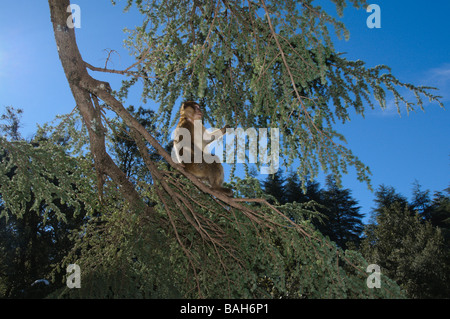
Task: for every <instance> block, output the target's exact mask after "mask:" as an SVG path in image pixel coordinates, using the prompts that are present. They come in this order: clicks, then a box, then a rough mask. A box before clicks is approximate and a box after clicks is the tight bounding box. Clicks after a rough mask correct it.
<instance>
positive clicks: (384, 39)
mask: <svg viewBox="0 0 450 319" xmlns="http://www.w3.org/2000/svg"><path fill="white" fill-rule="evenodd" d="M124 2H125V1H124V0H122V1H121V2H119V6H116V7H113V6H112V5H111V4H110V1H109V0H78V1H76V0H73V1H72V3H73V4H78V5H80V7H81V29H77V30H76V35H77V41H78V46H79V48H80V51H81V54H82V56H83V58H84V60H85V61H87V62H89V63H90V64H92V65H95V66H99V67H100V66H104V63H105V59H106V56H107V54H106V52H105V49H114V50H116V51H117V52H118V53H117V54H116V55H114V56H113V59H112V62H113V64H109V65H108V66H109V67H111V68H116V69H124V68H126V67H127V66H129V65H130V64H131V63H130V62H131V60H130V59H129V57H128V55H127V51H126V50H125V49H124V48H123V45H122V41H123V39H124V37H125V36H124V34H123V32H122V30H123V28H124V27H129V28H133V27H134V26H135V25H140V22H141V18H140V17H139V16H138V15H136V14H133V13H128V14H123V13H122V8H123V6H124ZM319 2H320V4H321V5H323V6H324V7H326V8H328V7H330V8H331V9H332V10H333V5H329V4H328V3H329V2H330V1H329V0H320V1H318V3H319ZM370 3H374V4H378V5H379V6H380V8H381V29H369V28H368V27H367V26H366V19H367V17H368V16H369V15H370V14H369V13H367V12H365V11H364V10H356V9H354V8H353V7H351V6H349V7H348V8H347V9H346V10H345V11H344V17H343V19H342V20H343V22H344V23H345V25H346V26H347V27H348V29H349V31H350V40H349V41H347V42H346V41H344V40H342V41H340V42H336V48H337V49H338V51H342V52H347V55H346V57H347V58H349V59H352V60H356V59H361V60H363V61H365V62H366V63H367V66H369V67H373V66H376V65H378V64H386V65H388V66H390V67H391V68H392V73H393V74H394V75H395V76H397V77H398V78H399V79H400V80H401V81H403V82H408V83H413V84H416V85H428V86H435V87H438V88H439V89H440V90H439V95H442V96H443V99H442V100H443V102H444V105H445V106H446V108H447V110H443V109H441V108H439V106H438V104H437V103H433V104H429V103H427V101H425V112H422V111H420V110H417V112H413V113H410V114H409V115H407V114H406V112H405V110H404V109H402V112H401V113H402V114H401V116H399V115H398V113H397V110H396V108H395V106H394V105H393V101H392V99H389V102H388V108H387V110H384V111H382V110H381V109H380V108H376V109H375V110H368V111H367V113H366V115H365V119H362V118H361V117H353V118H352V121H351V122H349V123H346V124H345V125H338V128H339V130H340V131H341V132H342V133H343V134H344V135H345V136H346V138H347V142H348V145H347V146H348V147H350V148H351V149H352V150H353V152H354V154H355V155H357V156H358V157H359V158H360V159H361V160H362V161H363V162H364V163H365V164H366V165H368V166H369V167H370V168H371V170H372V173H373V176H372V185H373V186H374V188H376V187H378V185H380V184H385V185H390V186H393V187H395V188H396V190H397V191H398V192H400V193H402V194H403V195H405V196H408V198H409V197H410V195H411V189H412V184H413V183H414V181H416V180H417V181H418V182H419V183H420V184H421V185H422V186H423V188H424V189H430V190H431V191H432V192H434V191H441V190H443V189H445V188H446V187H448V186H449V185H450V110H448V109H449V108H450V106H449V105H450V20H449V18H448V14H449V12H450V1H448V0H435V1H432V2H424V1H419V0H396V1H393V0H373V1H371V2H370ZM0 9H1V10H0V108H1V111H0V113H3V108H4V107H5V106H8V105H12V106H14V107H15V108H22V109H23V110H24V115H23V118H22V119H23V128H22V131H21V132H22V135H23V136H24V137H25V138H29V137H30V136H31V135H32V134H33V132H35V131H36V124H38V123H39V124H43V123H45V122H48V121H50V120H52V119H53V118H54V117H55V116H56V115H57V114H64V113H68V112H70V111H71V110H72V109H73V108H74V106H75V103H74V99H73V97H72V95H71V92H70V90H69V86H68V83H67V81H66V78H65V76H64V73H63V70H62V67H61V63H60V61H59V59H58V55H57V50H56V45H55V41H54V37H53V30H52V26H51V22H50V13H49V8H48V4H47V1H45V0H39V1H36V0H15V1H2V3H1V6H0ZM94 76H95V77H96V78H98V79H103V80H108V81H109V82H110V83H111V86H112V87H113V88H114V89H118V88H119V87H120V80H121V77H120V76H112V77H111V76H108V77H106V76H105V75H103V74H95V75H94ZM137 95H138V93H137V92H136V96H137ZM130 103H135V104H136V105H140V103H139V100H138V99H137V98H135V99H134V101H132V102H130ZM153 106H154V105H153V104H149V105H147V107H150V108H152V107H153ZM319 182H321V185H322V186H323V179H319ZM343 186H344V187H345V188H350V189H351V190H352V192H353V196H354V198H355V199H356V200H358V201H359V204H360V205H361V206H362V210H361V213H364V214H368V213H369V212H370V210H371V207H373V199H374V194H373V193H371V192H370V191H368V190H367V187H366V185H365V184H362V183H360V182H358V181H357V180H356V175H355V173H354V170H353V169H350V172H349V174H348V175H347V176H345V177H344V179H343Z"/></svg>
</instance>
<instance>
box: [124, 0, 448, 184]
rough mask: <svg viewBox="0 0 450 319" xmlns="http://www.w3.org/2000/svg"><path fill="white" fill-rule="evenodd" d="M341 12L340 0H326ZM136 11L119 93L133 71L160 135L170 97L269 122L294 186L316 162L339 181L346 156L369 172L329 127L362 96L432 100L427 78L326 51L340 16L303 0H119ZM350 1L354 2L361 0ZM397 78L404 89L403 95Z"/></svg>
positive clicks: (219, 115)
mask: <svg viewBox="0 0 450 319" xmlns="http://www.w3.org/2000/svg"><path fill="white" fill-rule="evenodd" d="M333 2H334V3H335V4H336V8H337V11H338V13H339V14H340V15H341V14H342V13H343V9H344V7H345V6H346V5H347V1H343V0H340V1H333ZM133 3H135V4H136V6H137V8H138V9H139V11H140V12H141V14H142V15H143V17H144V22H143V24H142V26H140V27H137V28H136V29H135V30H128V31H129V33H130V36H129V38H128V40H127V41H126V45H127V46H128V48H129V49H130V52H131V54H133V55H134V56H135V57H136V58H137V60H138V61H139V64H138V66H137V68H138V72H137V73H136V74H135V75H134V76H133V77H132V78H131V79H130V80H127V81H126V82H124V86H123V88H122V90H121V96H123V97H125V96H126V94H127V90H128V88H129V87H130V86H131V85H133V84H134V83H137V79H138V78H140V77H142V78H143V80H144V89H143V92H142V97H143V99H144V100H146V99H148V98H149V99H153V100H155V101H157V103H158V104H159V106H160V107H159V110H158V116H159V117H158V122H159V124H160V126H159V128H160V129H161V132H162V133H163V134H164V136H165V137H167V136H168V134H169V133H170V128H171V127H172V126H173V124H174V120H175V119H176V111H177V110H178V109H177V108H175V105H176V103H179V100H180V99H195V100H199V101H200V102H201V103H202V104H203V106H204V107H205V109H206V110H207V112H205V118H206V119H207V121H208V122H209V123H210V124H211V125H213V126H216V127H218V126H221V125H222V124H224V123H227V124H228V125H230V126H232V127H238V126H241V127H243V128H248V127H278V128H279V129H280V134H281V135H280V136H281V138H282V143H281V144H282V145H281V147H282V149H281V153H282V154H283V155H284V160H285V162H286V164H288V165H291V164H292V163H294V161H296V160H298V161H299V167H298V173H299V176H300V178H301V180H302V183H303V186H304V185H305V183H306V176H310V177H311V178H315V177H316V176H317V174H318V171H319V168H322V169H323V170H324V171H325V172H330V173H332V175H333V176H335V177H336V180H337V183H338V185H340V177H341V173H346V172H347V168H348V165H352V166H354V167H355V168H356V171H357V174H358V179H359V180H361V181H367V182H369V175H370V170H369V168H368V167H367V166H365V165H364V164H363V163H361V162H360V161H359V159H358V158H357V157H356V156H355V155H353V154H352V152H351V151H350V150H349V149H347V148H346V147H345V146H344V145H343V144H342V142H345V139H344V137H343V136H342V135H341V134H339V133H338V132H336V131H335V130H334V129H333V124H334V123H335V121H337V120H339V121H341V122H346V121H347V120H349V119H350V114H351V113H352V112H354V113H356V114H359V115H364V112H365V107H364V103H365V102H366V103H367V104H368V105H369V106H370V107H371V108H374V105H373V103H372V99H371V98H370V96H372V95H373V96H374V98H375V99H376V100H377V101H378V102H379V104H380V106H381V107H382V108H384V107H386V98H387V93H389V92H390V93H391V94H393V96H394V99H395V103H396V105H397V106H398V107H400V103H403V104H404V105H405V106H406V109H407V110H408V111H409V110H412V109H414V106H415V105H417V106H418V107H420V108H422V107H423V101H422V97H426V98H429V99H430V100H431V101H437V102H438V103H439V104H440V105H441V106H442V104H441V102H440V101H439V97H438V96H435V95H433V94H432V93H430V89H431V88H427V87H420V86H418V87H416V86H414V85H411V84H408V83H403V82H401V81H399V80H398V79H396V78H395V77H394V76H393V75H392V74H391V71H390V69H389V68H388V67H387V66H384V65H379V66H376V67H373V68H367V67H366V66H365V64H364V62H363V61H360V60H358V61H349V60H347V59H345V58H344V57H342V55H341V54H340V53H338V52H335V50H334V47H333V43H332V40H331V35H330V31H329V27H332V28H333V29H334V30H335V32H336V34H337V35H338V36H339V37H341V36H344V37H345V38H347V37H348V31H347V30H346V29H345V27H344V25H343V24H342V22H340V21H338V20H336V19H335V18H333V17H331V16H330V15H329V14H328V13H327V12H325V11H324V10H323V9H322V8H321V7H319V6H314V5H313V4H312V3H311V1H294V0H283V1H278V0H272V1H259V2H247V1H239V0H227V1H175V0H170V1H164V2H163V3H161V2H159V1H155V0H147V1H128V7H130V6H132V5H133ZM350 3H351V4H352V5H353V6H355V7H357V8H364V7H365V5H366V2H365V1H359V0H354V1H350ZM399 88H406V89H408V90H410V91H412V92H414V94H415V97H416V101H415V102H412V101H407V100H405V99H404V98H403V97H402V96H401V95H400V94H399Z"/></svg>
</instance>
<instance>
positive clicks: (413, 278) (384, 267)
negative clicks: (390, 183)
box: [361, 187, 450, 298]
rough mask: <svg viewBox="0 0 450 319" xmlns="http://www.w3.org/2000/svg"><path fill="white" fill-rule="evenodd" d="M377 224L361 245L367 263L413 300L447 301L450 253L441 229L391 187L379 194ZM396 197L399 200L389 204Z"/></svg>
mask: <svg viewBox="0 0 450 319" xmlns="http://www.w3.org/2000/svg"><path fill="white" fill-rule="evenodd" d="M377 194H378V198H377V200H378V203H379V205H378V207H377V209H376V217H375V221H374V223H372V224H370V225H368V226H367V227H366V232H365V233H366V238H365V239H364V240H363V242H362V245H361V251H362V252H363V254H364V256H365V258H366V260H368V261H369V262H371V263H376V264H378V265H379V266H380V267H381V271H382V272H383V273H384V274H385V275H387V276H388V277H389V278H392V279H394V280H396V282H397V283H398V284H399V285H400V286H401V287H402V289H404V290H405V291H406V293H407V295H408V296H409V297H411V298H445V297H448V293H449V291H450V286H449V285H448V282H449V273H450V272H449V270H450V269H449V264H448V261H449V250H448V246H447V247H446V246H445V245H444V238H443V236H442V234H441V230H440V229H439V228H435V227H433V226H432V224H431V222H429V221H425V222H423V220H422V219H421V218H420V217H419V215H418V214H417V213H415V212H414V211H412V210H411V209H410V207H409V205H408V204H407V203H405V202H404V200H403V198H402V197H401V196H398V194H396V193H395V191H394V190H393V189H392V188H386V187H381V188H380V190H379V191H378V193H377ZM393 197H397V198H398V199H397V200H394V201H389V200H387V199H392V198H393Z"/></svg>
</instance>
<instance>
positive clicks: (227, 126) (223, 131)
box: [221, 124, 231, 134]
mask: <svg viewBox="0 0 450 319" xmlns="http://www.w3.org/2000/svg"><path fill="white" fill-rule="evenodd" d="M227 128H231V127H230V126H229V125H228V124H226V125H225V126H224V127H223V128H222V129H221V131H222V134H225V133H226V132H227Z"/></svg>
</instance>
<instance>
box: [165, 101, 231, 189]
mask: <svg viewBox="0 0 450 319" xmlns="http://www.w3.org/2000/svg"><path fill="white" fill-rule="evenodd" d="M202 118H203V113H202V110H201V108H200V105H199V104H198V103H197V102H194V101H187V102H184V103H183V104H182V105H181V109H180V119H179V121H178V125H177V127H176V129H175V132H174V133H175V136H174V142H173V150H172V159H174V158H176V159H177V160H176V161H175V160H174V161H175V162H178V163H179V164H181V165H182V166H183V167H184V169H185V170H186V171H188V172H189V173H191V174H192V175H194V176H195V177H197V178H199V179H200V180H202V181H204V182H205V181H206V182H207V183H209V185H210V187H211V188H212V189H213V190H217V191H219V192H221V193H222V194H224V195H226V196H229V197H232V196H233V191H232V190H231V189H229V188H226V187H222V184H223V180H224V174H223V166H222V164H221V163H220V160H219V158H218V157H217V156H215V155H212V154H210V153H209V152H207V150H206V147H207V145H208V144H210V143H211V142H213V141H214V140H215V139H217V138H219V137H221V136H223V135H224V134H226V129H227V128H228V126H225V127H223V128H221V129H218V130H216V131H214V132H212V133H209V132H208V131H207V130H206V129H205V127H204V126H203V124H202ZM181 137H182V138H181ZM174 155H175V156H174Z"/></svg>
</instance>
